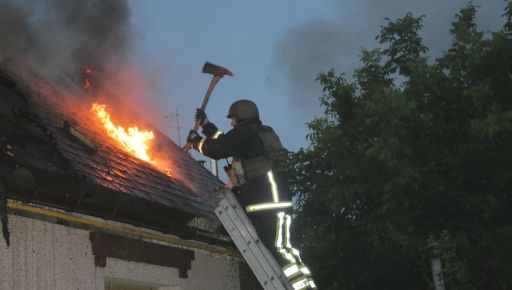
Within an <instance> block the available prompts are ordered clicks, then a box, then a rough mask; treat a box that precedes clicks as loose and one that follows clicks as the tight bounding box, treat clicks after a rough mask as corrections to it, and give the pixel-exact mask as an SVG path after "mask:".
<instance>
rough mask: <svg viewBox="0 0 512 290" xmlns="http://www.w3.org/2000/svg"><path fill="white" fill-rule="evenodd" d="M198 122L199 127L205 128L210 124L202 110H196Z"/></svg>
mask: <svg viewBox="0 0 512 290" xmlns="http://www.w3.org/2000/svg"><path fill="white" fill-rule="evenodd" d="M195 119H196V122H197V123H198V124H199V127H201V128H202V127H203V126H204V125H206V124H208V117H207V116H206V113H205V112H204V111H203V110H201V109H196V116H195Z"/></svg>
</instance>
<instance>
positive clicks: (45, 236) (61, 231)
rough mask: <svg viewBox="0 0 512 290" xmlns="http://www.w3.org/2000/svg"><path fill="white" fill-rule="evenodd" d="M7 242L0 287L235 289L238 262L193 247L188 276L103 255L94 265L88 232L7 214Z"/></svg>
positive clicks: (0, 246)
mask: <svg viewBox="0 0 512 290" xmlns="http://www.w3.org/2000/svg"><path fill="white" fill-rule="evenodd" d="M9 228H10V231H11V246H10V247H9V248H7V247H6V245H5V243H4V241H3V240H2V241H0V289H66V290H68V289H98V290H99V289H105V287H104V285H105V281H106V280H109V279H112V280H119V281H126V282H127V283H130V284H132V283H133V284H141V285H146V286H159V287H162V288H161V289H162V290H163V289H173V290H174V289H176V290H178V289H179V290H187V289H190V290H200V289H213V290H215V289H218V290H229V289H233V290H238V289H239V281H238V268H237V266H236V265H237V264H236V263H235V262H234V261H233V260H232V259H230V258H227V257H224V256H218V255H213V254H211V253H208V252H205V251H201V250H196V251H195V260H193V261H192V269H191V270H189V271H188V276H189V277H188V278H187V279H180V278H179V277H178V269H175V268H169V267H162V266H156V265H149V264H143V263H136V262H127V261H122V260H117V259H112V258H107V266H106V267H105V268H101V267H96V266H95V265H94V256H93V255H92V251H91V245H90V241H89V232H88V231H85V230H81V229H76V228H71V227H67V226H62V225H57V224H54V223H50V222H46V221H41V220H37V219H32V218H26V217H21V216H16V215H10V216H9Z"/></svg>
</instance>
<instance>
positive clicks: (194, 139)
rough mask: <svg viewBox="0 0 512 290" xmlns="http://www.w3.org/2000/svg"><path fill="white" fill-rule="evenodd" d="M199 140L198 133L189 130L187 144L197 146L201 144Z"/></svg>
mask: <svg viewBox="0 0 512 290" xmlns="http://www.w3.org/2000/svg"><path fill="white" fill-rule="evenodd" d="M201 139H202V138H201V135H199V133H197V131H196V130H190V132H188V137H187V142H188V143H191V144H194V145H197V144H199V142H201ZM194 147H195V146H194Z"/></svg>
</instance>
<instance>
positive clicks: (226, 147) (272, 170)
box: [187, 100, 316, 289]
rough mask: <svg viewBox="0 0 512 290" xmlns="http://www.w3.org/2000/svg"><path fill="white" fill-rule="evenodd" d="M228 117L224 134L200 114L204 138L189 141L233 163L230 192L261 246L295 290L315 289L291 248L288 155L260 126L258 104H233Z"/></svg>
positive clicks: (191, 135)
mask: <svg viewBox="0 0 512 290" xmlns="http://www.w3.org/2000/svg"><path fill="white" fill-rule="evenodd" d="M227 117H228V118H230V119H231V126H232V129H231V130H230V131H229V132H227V133H226V134H223V133H222V132H221V131H219V130H218V129H217V127H216V126H215V125H214V124H213V123H212V122H210V121H209V120H208V117H207V116H206V114H205V112H203V111H201V110H200V109H198V110H197V112H196V115H195V118H196V122H198V123H199V125H200V127H201V128H202V133H203V134H204V136H205V137H202V136H201V135H200V134H199V133H198V132H197V131H194V130H191V131H190V133H189V135H188V138H187V141H188V142H190V143H192V144H193V146H194V149H196V150H197V151H199V152H200V153H201V154H203V155H205V156H208V157H210V158H213V159H216V160H218V159H223V158H228V157H232V158H233V160H232V163H231V164H230V165H228V166H227V167H225V169H226V172H227V174H228V177H229V180H230V182H231V184H232V190H233V192H234V193H235V195H237V197H238V198H239V201H240V204H241V205H242V206H243V207H244V208H245V211H246V212H247V215H248V217H249V218H250V220H251V221H252V223H253V225H254V227H255V228H256V231H257V232H258V235H259V237H260V239H261V241H262V242H263V243H264V244H265V246H266V247H267V248H268V249H269V250H270V251H271V253H272V255H273V256H274V257H275V258H276V260H277V261H278V262H279V264H280V265H281V267H283V271H284V273H285V275H286V277H287V278H288V280H289V281H290V282H291V284H292V286H293V287H294V289H315V288H316V286H315V283H314V282H313V279H312V277H311V273H310V271H309V270H308V268H307V267H306V266H305V265H304V264H303V262H302V260H301V258H300V255H299V251H298V250H297V249H295V248H293V247H292V245H291V243H290V225H291V214H292V201H291V193H290V190H289V188H288V179H287V176H286V162H287V158H288V151H287V150H286V149H285V148H283V146H282V145H281V141H280V140H279V137H278V136H277V134H276V133H275V132H274V130H273V129H272V128H271V127H269V126H266V125H263V124H262V123H261V121H260V116H259V111H258V108H257V106H256V104H255V103H254V102H252V101H250V100H239V101H236V102H234V103H233V104H232V105H231V106H230V107H229V111H228V115H227Z"/></svg>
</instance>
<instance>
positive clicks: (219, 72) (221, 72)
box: [203, 62, 233, 77]
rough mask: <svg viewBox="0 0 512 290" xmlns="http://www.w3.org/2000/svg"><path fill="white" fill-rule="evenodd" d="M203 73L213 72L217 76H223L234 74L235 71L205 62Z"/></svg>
mask: <svg viewBox="0 0 512 290" xmlns="http://www.w3.org/2000/svg"><path fill="white" fill-rule="evenodd" d="M203 73H206V74H212V75H214V76H216V77H223V76H225V75H228V76H233V73H232V72H230V71H229V70H228V69H226V68H223V67H221V66H218V65H216V64H213V63H210V62H205V63H204V66H203Z"/></svg>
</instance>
